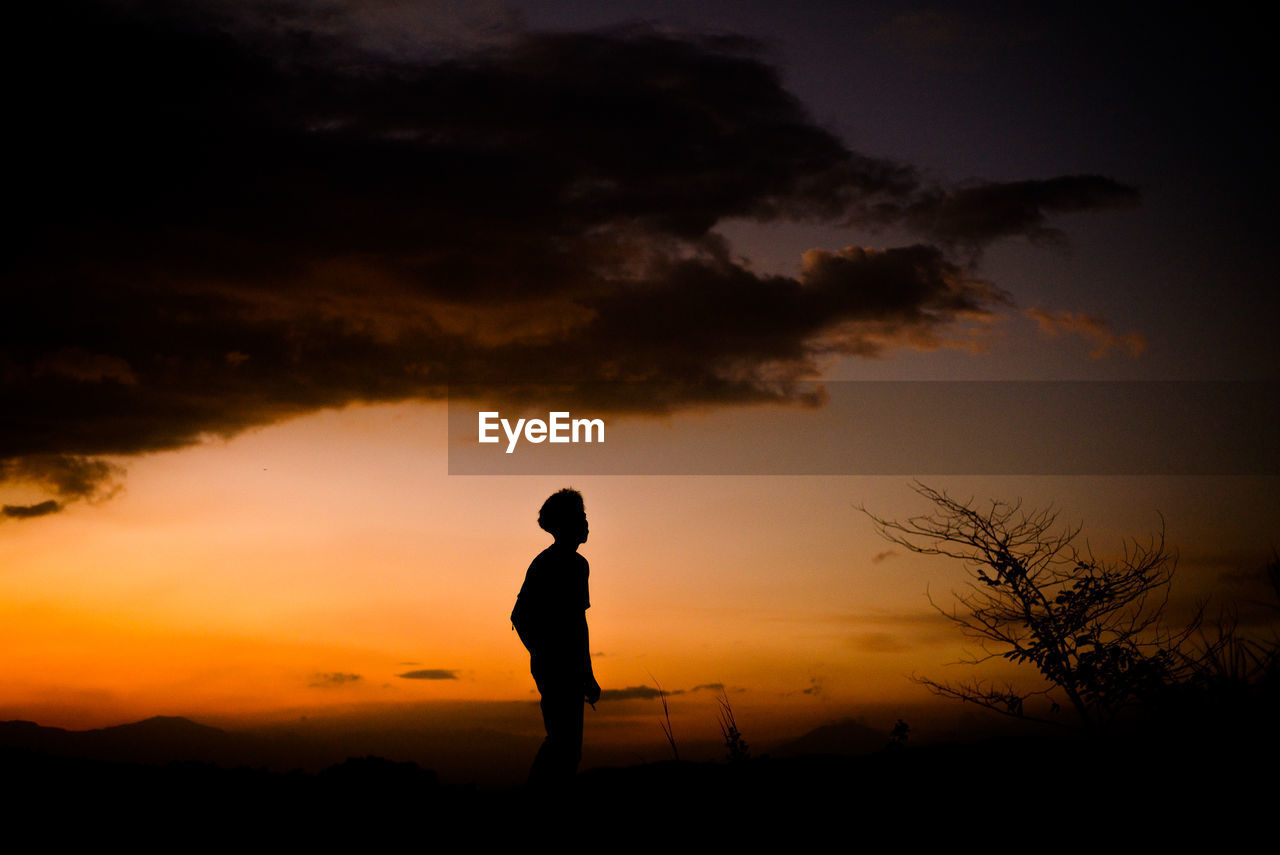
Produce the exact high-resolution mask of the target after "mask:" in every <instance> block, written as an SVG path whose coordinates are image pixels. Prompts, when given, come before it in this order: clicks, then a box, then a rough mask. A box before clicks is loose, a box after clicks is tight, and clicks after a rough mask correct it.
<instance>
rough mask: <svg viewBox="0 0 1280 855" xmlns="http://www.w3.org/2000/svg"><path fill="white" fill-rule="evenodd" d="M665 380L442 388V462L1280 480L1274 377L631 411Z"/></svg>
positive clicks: (959, 385)
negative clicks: (445, 455) (480, 392)
mask: <svg viewBox="0 0 1280 855" xmlns="http://www.w3.org/2000/svg"><path fill="white" fill-rule="evenodd" d="M663 391H664V390H662V389H661V388H660V387H658V386H653V385H640V384H626V385H624V384H610V385H609V386H608V387H607V388H605V387H601V388H582V387H574V388H572V389H568V388H562V389H559V390H556V389H545V390H540V389H537V388H535V387H532V386H520V387H514V386H513V387H508V388H506V389H499V390H490V391H489V392H487V393H486V394H485V396H484V397H483V398H479V397H469V398H466V399H462V398H455V397H451V398H450V401H449V473H450V474H451V475H498V474H512V475H513V474H525V475H537V474H542V475H561V474H563V475H573V474H583V475H587V474H607V475H925V474H937V475H984V474H985V475H1280V449H1278V448H1277V443H1276V435H1277V430H1276V427H1277V425H1278V424H1280V419H1278V418H1277V417H1278V416H1280V397H1278V396H1277V392H1280V383H1276V382H1245V381H1240V382H1198V381H1168V382H1114V383H1105V382H977V381H975V382H828V383H820V384H810V385H808V386H805V387H803V388H800V389H790V390H788V394H787V395H785V396H784V398H785V400H783V401H780V402H770V403H763V404H752V403H738V404H736V405H731V406H727V405H724V404H718V405H715V406H712V405H710V404H708V405H707V406H706V407H704V408H702V409H698V408H691V409H687V410H681V411H677V412H675V413H671V414H662V413H660V412H658V413H654V412H645V411H644V410H643V409H641V408H640V405H643V403H644V402H661V401H663V400H666V398H664V396H663ZM620 402H640V404H639V405H637V406H635V407H632V408H630V409H627V408H625V407H620V406H619V403H620ZM650 409H651V410H654V411H656V410H660V406H659V405H658V404H654V405H651V407H650ZM619 410H622V411H621V412H619ZM482 413H490V414H492V415H489V416H486V417H485V421H484V423H482V422H481V414H482ZM556 413H560V414H563V415H553V414H556ZM503 419H505V420H506V424H505V426H504V425H503V424H502V420H503ZM521 419H524V420H525V421H524V422H521V421H520V420H521ZM595 420H599V423H598V424H597V423H596V422H595ZM575 421H577V422H578V425H577V428H578V429H577V441H576V442H575V441H573V439H574V424H573V423H574V422H575ZM539 422H541V423H542V427H539V424H538V423H539ZM482 434H484V435H485V436H486V437H487V438H488V439H489V440H490V441H488V442H480V437H481V435H482ZM601 434H602V436H603V441H600V437H601ZM588 439H589V440H590V441H588ZM553 440H555V441H553Z"/></svg>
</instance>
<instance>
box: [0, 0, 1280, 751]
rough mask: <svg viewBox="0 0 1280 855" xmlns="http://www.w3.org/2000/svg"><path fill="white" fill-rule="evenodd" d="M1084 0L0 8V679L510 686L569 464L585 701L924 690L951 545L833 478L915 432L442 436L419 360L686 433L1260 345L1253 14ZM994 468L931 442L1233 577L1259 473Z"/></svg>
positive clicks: (157, 686)
mask: <svg viewBox="0 0 1280 855" xmlns="http://www.w3.org/2000/svg"><path fill="white" fill-rule="evenodd" d="M1122 5H1123V4H1120V5H1117V4H1109V5H1107V6H1105V7H1099V11H1097V13H1096V14H1095V13H1092V12H1090V11H1089V9H1088V8H1086V6H1081V5H1078V4H1077V5H1072V6H1070V7H1064V8H1063V9H1062V10H1060V11H1052V10H1051V11H1044V10H1036V9H1027V8H1023V7H1021V6H1016V5H1013V4H1008V5H1006V4H947V3H933V4H910V3H898V2H884V3H865V4H861V3H854V4H850V3H837V2H817V0H812V1H811V2H790V3H765V2H758V3H757V2H698V3H692V2H691V3H661V2H624V3H609V4H600V3H591V2H532V0H531V1H530V2H510V3H503V2H482V3H461V2H458V3H449V2H414V0H376V2H367V3H360V4H349V3H342V2H337V0H292V2H288V0H267V2H248V0H216V2H201V3H195V2H190V3H153V2H143V0H137V2H133V0H100V2H51V3H40V4H27V6H24V7H23V8H21V9H18V10H15V11H14V13H13V16H12V17H13V21H12V24H11V32H13V33H14V34H15V39H14V43H13V45H12V46H11V48H10V50H9V51H7V52H6V56H5V58H4V62H5V64H6V66H7V68H6V72H7V73H6V74H5V83H4V86H5V88H6V100H7V103H8V104H9V122H8V124H9V127H10V134H9V137H10V139H9V150H10V152H11V153H10V156H9V163H10V175H9V180H8V182H7V198H8V200H9V205H10V209H11V217H10V219H11V220H12V221H13V222H12V224H11V225H10V227H9V229H10V238H9V246H10V250H9V252H8V253H6V261H5V275H4V280H3V283H4V284H3V288H4V296H5V311H4V312H3V313H2V314H0V327H2V328H3V335H2V336H0V507H2V511H0V514H2V516H0V617H2V618H3V619H2V620H0V627H2V628H0V635H2V636H3V637H4V645H5V649H6V650H7V651H10V653H9V654H8V655H7V656H6V661H5V665H4V666H3V668H4V673H3V674H0V676H2V677H3V681H2V684H3V687H2V688H0V717H6V718H32V719H35V720H39V721H41V722H43V723H50V724H72V725H78V724H86V723H92V724H103V723H112V722H115V721H119V720H123V719H126V718H128V717H130V716H142V715H149V714H154V713H179V714H188V715H192V716H195V717H200V716H202V715H203V716H206V717H207V716H216V715H221V716H235V715H243V716H254V715H256V716H263V715H283V714H284V713H283V712H281V711H290V714H292V713H293V712H296V711H297V710H308V709H320V708H326V707H338V706H343V705H361V704H368V705H377V704H390V703H419V702H427V701H432V700H440V699H449V700H458V699H474V700H512V699H522V698H527V697H529V695H530V692H531V690H532V684H531V681H530V680H529V678H528V675H527V671H526V670H525V666H526V664H527V663H525V662H524V661H523V660H522V650H521V649H520V647H519V645H518V644H517V643H516V642H515V640H514V636H513V635H512V634H511V633H510V632H509V627H508V625H507V622H506V614H507V612H508V611H509V609H510V602H509V601H510V600H512V599H513V598H514V593H515V591H516V590H517V589H518V587H519V583H520V580H521V578H522V575H523V571H524V569H525V567H526V566H527V563H528V560H529V559H530V558H531V557H532V555H533V554H535V553H536V552H537V551H538V550H539V549H541V548H542V546H543V545H544V541H545V536H544V535H542V533H541V532H539V531H538V530H537V529H536V527H535V526H534V524H533V519H534V515H535V514H536V510H537V506H538V505H539V504H540V502H541V500H542V499H543V498H545V496H546V495H547V494H548V493H550V492H552V491H553V490H555V489H557V488H559V487H561V486H564V485H565V483H569V482H571V483H573V484H574V486H577V487H579V488H580V489H582V490H583V492H584V494H585V496H586V501H587V509H588V513H589V515H590V518H591V530H592V539H591V541H590V542H589V543H588V544H587V545H586V546H584V547H583V552H584V554H585V555H587V557H588V558H589V559H590V561H591V562H592V568H593V574H592V585H593V587H592V594H593V603H594V606H593V609H592V612H591V618H592V627H593V646H594V647H598V648H599V650H600V652H601V653H602V654H603V655H602V656H601V658H600V662H599V666H598V668H597V671H598V673H599V674H600V676H601V682H602V683H606V684H607V687H610V688H616V689H617V690H619V691H620V692H621V694H619V695H617V696H616V698H615V700H616V701H617V702H618V704H617V706H615V709H625V710H629V711H632V712H634V711H637V710H644V709H647V707H645V706H644V704H645V703H647V702H646V700H645V693H644V692H639V693H636V692H631V693H627V692H625V691H623V690H624V689H625V688H626V687H633V686H638V685H652V684H653V683H654V680H655V679H657V680H659V681H662V682H663V683H664V685H667V686H668V687H669V688H683V689H687V690H689V692H688V697H689V698H690V699H692V698H693V697H694V696H695V694H696V695H698V696H700V695H705V694H706V693H705V692H699V693H694V692H693V691H692V689H693V688H694V687H696V686H699V685H706V684H711V683H722V684H725V685H726V686H730V687H736V688H737V689H742V690H745V691H744V692H743V697H744V699H754V700H744V703H748V704H749V703H755V704H756V705H757V706H758V708H759V710H760V711H761V712H760V715H761V716H763V715H765V714H766V711H767V714H768V715H771V716H773V717H774V719H775V720H778V721H782V720H794V721H795V722H801V721H810V720H815V721H816V720H821V719H823V718H824V717H829V716H833V715H835V714H836V712H837V711H838V710H844V709H852V708H854V707H856V706H857V705H858V704H873V703H881V702H883V703H890V702H896V701H898V700H900V699H910V698H914V697H916V693H918V692H919V691H920V690H919V688H918V687H916V686H914V685H913V684H911V683H910V682H909V681H907V680H906V679H905V678H904V675H905V674H909V673H911V672H913V671H925V670H930V669H935V668H938V667H941V664H942V663H944V662H946V661H949V660H951V659H954V658H955V655H954V654H955V651H956V645H957V640H956V639H953V638H951V637H950V636H949V635H948V633H947V627H946V626H945V625H943V626H939V625H938V624H937V622H936V620H935V619H934V618H933V617H931V615H930V612H929V611H928V604H927V602H926V601H925V600H924V591H925V589H926V587H929V588H930V590H935V591H936V590H939V589H941V590H946V589H948V588H949V587H950V586H952V585H953V584H954V582H955V580H956V579H957V578H958V577H957V576H956V575H955V573H954V570H955V568H949V567H947V566H945V565H937V564H934V563H930V562H928V561H925V560H919V561H917V560H916V559H914V558H910V557H908V556H905V555H899V554H897V553H895V552H893V551H892V550H890V549H889V548H888V547H887V545H886V544H884V543H883V542H882V541H878V540H877V539H876V538H875V535H874V533H873V532H871V530H870V528H869V526H868V525H867V521H866V519H865V517H862V516H861V515H859V514H858V513H857V511H856V510H854V506H855V505H858V504H865V505H866V506H868V507H871V508H873V509H876V510H877V511H880V512H882V513H883V514H885V515H894V514H899V515H905V514H910V513H916V512H920V511H921V510H923V508H921V506H920V499H919V497H917V496H915V494H914V493H912V492H911V490H910V489H909V487H908V486H907V483H906V482H907V480H908V479H907V477H876V478H872V477H857V476H850V475H847V474H845V471H844V470H842V471H840V472H833V473H831V474H830V475H829V476H825V477H824V476H822V475H816V476H811V477H805V478H798V477H797V478H783V477H773V478H767V477H748V476H746V475H739V476H724V477H710V476H706V477H679V475H678V474H676V475H671V476H670V477H662V478H658V477H649V476H644V477H642V476H639V475H631V476H625V475H612V476H605V475H582V474H581V473H580V471H578V470H575V469H574V468H573V466H572V464H571V463H570V464H566V468H565V470H564V471H563V473H559V472H556V473H553V474H545V475H540V476H525V477H499V476H485V477H469V476H463V475H458V474H454V475H449V474H448V473H449V466H448V458H449V444H450V442H451V437H450V433H449V431H448V426H447V424H446V406H445V402H446V400H447V399H448V397H449V395H450V392H452V395H453V400H454V401H455V403H456V402H457V401H464V402H473V401H483V400H494V399H495V396H498V395H499V394H500V392H501V390H504V389H505V390H509V389H510V388H511V387H512V386H513V385H515V386H519V387H523V388H526V389H528V388H531V387H538V386H539V385H540V384H550V385H552V386H553V387H554V388H555V389H557V390H558V391H557V393H556V394H558V395H560V396H562V397H560V398H558V399H557V400H564V401H568V400H573V401H575V402H581V403H582V404H583V405H584V406H589V407H594V408H595V409H594V412H593V414H595V415H602V416H605V417H607V418H608V419H611V420H612V419H615V418H616V419H617V420H619V422H618V423H619V424H621V425H623V426H629V429H630V430H632V431H634V432H635V434H634V435H635V436H639V437H641V438H642V439H643V438H644V437H663V436H665V437H668V438H669V437H672V436H675V437H679V438H680V439H681V440H683V441H685V442H686V443H687V442H694V443H695V444H698V447H700V448H705V449H706V451H705V454H706V455H709V456H711V457H713V458H714V457H715V455H717V454H720V453H722V452H719V451H717V448H719V439H720V438H724V439H727V438H730V437H736V438H738V439H739V440H740V441H741V440H742V439H743V438H746V440H748V441H750V442H754V443H755V444H756V445H757V446H758V447H764V448H768V444H769V443H770V442H777V441H778V440H777V436H778V435H779V434H778V431H779V430H780V428H779V427H778V425H779V423H780V422H779V419H781V420H782V421H785V420H786V418H787V417H788V416H787V414H788V413H801V412H804V411H806V410H812V409H813V405H814V404H815V402H820V401H821V400H822V397H821V396H819V397H816V398H815V397H813V396H812V395H811V392H812V390H813V388H814V386H813V384H812V381H818V382H819V383H821V382H823V381H827V382H837V381H866V380H897V381H925V380H954V381H958V380H1023V381H1043V380H1082V381H1116V380H1128V381H1168V380H1179V381H1181V380H1215V381H1221V380H1241V379H1247V380H1263V381H1274V380H1275V379H1276V374H1275V365H1276V359H1275V357H1276V348H1275V344H1274V340H1275V337H1274V334H1273V332H1272V330H1271V327H1272V325H1273V319H1274V318H1275V317H1276V309H1277V297H1276V292H1275V289H1274V276H1273V274H1272V273H1271V269H1270V268H1271V259H1270V257H1269V255H1270V254H1269V253H1268V252H1267V249H1268V247H1269V243H1268V242H1266V241H1268V240H1269V237H1270V231H1271V226H1272V221H1273V219H1274V217H1273V215H1272V213H1271V205H1272V199H1271V197H1272V195H1273V193H1272V192H1271V191H1272V189H1273V184H1274V179H1273V177H1272V175H1273V170H1272V169H1271V168H1270V163H1269V162H1268V161H1267V160H1264V157H1267V158H1269V157H1270V155H1271V152H1273V151H1274V148H1275V146H1274V138H1273V132H1272V131H1271V130H1270V129H1269V128H1266V127H1264V125H1265V123H1264V122H1263V121H1262V119H1261V116H1262V114H1263V112H1264V105H1265V104H1266V103H1268V100H1267V97H1268V92H1267V90H1266V88H1265V86H1264V79H1265V78H1264V77H1263V75H1262V74H1261V73H1260V60H1259V57H1260V56H1262V55H1264V53H1263V52H1262V50H1261V45H1260V44H1259V41H1260V39H1261V35H1260V34H1259V31H1258V28H1256V27H1253V26H1250V25H1249V23H1248V22H1247V21H1239V20H1205V19H1204V18H1203V17H1201V16H1195V17H1192V16H1189V15H1188V16H1187V17H1185V18H1182V17H1179V16H1178V13H1175V12H1172V11H1167V10H1166V11H1164V12H1162V14H1161V16H1160V17H1159V18H1158V19H1155V18H1152V17H1150V16H1149V15H1148V14H1145V13H1141V12H1137V11H1134V12H1130V11H1126V9H1124V8H1121V6H1122ZM602 390H607V391H602ZM796 418H800V416H796ZM989 418H990V420H991V423H992V430H993V431H995V430H998V429H999V427H998V426H999V425H1000V424H1001V422H1002V421H1008V420H1009V418H1010V414H1009V413H1004V412H999V413H997V412H993V413H991V414H990V416H989ZM452 441H453V442H455V443H457V442H458V441H460V440H459V437H457V436H456V435H455V436H453V437H452ZM658 445H659V443H658V441H657V440H656V439H655V440H654V447H657V446H658ZM858 451H859V453H865V454H868V455H873V454H874V453H875V449H874V448H867V449H858ZM654 453H655V454H656V453H657V452H654ZM700 453H701V452H700ZM1065 469H1070V467H1065ZM639 470H640V471H643V467H639ZM1246 470H1247V467H1246ZM665 471H667V472H672V471H676V472H677V473H678V471H679V470H678V469H675V470H672V469H671V468H668V469H666V470H665ZM1054 471H1063V469H1061V468H1060V469H1056V470H1054ZM929 474H930V473H929V472H928V471H915V470H913V469H910V468H904V470H903V472H902V475H903V476H912V475H915V476H920V477H921V478H922V479H925V480H928V478H927V476H928V475H929ZM984 474H985V470H981V469H980V468H979V470H978V471H973V472H972V473H971V474H970V476H968V477H952V476H949V478H948V480H946V481H945V482H943V483H938V484H936V486H940V487H946V488H948V489H950V490H953V491H955V492H957V493H959V494H964V495H968V494H975V495H978V496H981V497H984V498H986V497H997V496H998V497H1004V498H1014V497H1017V496H1021V497H1023V498H1024V499H1025V500H1026V501H1028V502H1031V503H1036V504H1047V503H1049V502H1054V503H1057V504H1059V505H1060V506H1062V508H1063V511H1064V514H1065V515H1066V516H1067V517H1069V518H1071V519H1073V520H1077V521H1083V522H1084V523H1085V524H1086V526H1087V529H1088V530H1089V531H1090V532H1091V534H1092V533H1096V540H1095V541H1094V543H1095V544H1098V543H1101V544H1105V545H1106V547H1107V548H1113V547H1114V548H1118V547H1119V545H1120V540H1121V538H1123V537H1124V536H1133V535H1142V534H1145V533H1147V532H1149V531H1151V530H1152V529H1153V528H1155V527H1157V526H1158V525H1159V520H1160V517H1159V516H1158V515H1157V511H1159V512H1161V513H1163V514H1164V517H1165V521H1166V525H1167V527H1168V531H1169V536H1170V538H1171V541H1172V542H1174V543H1175V544H1176V545H1178V547H1179V549H1180V550H1181V552H1182V555H1183V562H1182V566H1183V571H1182V577H1183V578H1185V579H1186V580H1188V581H1187V594H1188V596H1190V594H1191V593H1195V592H1199V593H1209V592H1219V591H1220V589H1222V590H1223V591H1225V593H1222V594H1221V595H1222V596H1236V595H1244V594H1245V593H1249V592H1252V591H1253V589H1252V588H1251V587H1250V586H1251V585H1253V584H1254V582H1255V581H1256V580H1254V578H1253V575H1252V574H1254V573H1255V571H1256V570H1257V568H1258V567H1259V566H1261V563H1262V560H1263V558H1264V557H1265V555H1266V554H1267V550H1268V548H1269V544H1270V543H1272V542H1273V540H1272V539H1273V538H1274V537H1275V532H1274V525H1275V519H1276V510H1277V508H1280V503H1278V502H1277V496H1278V495H1280V490H1277V484H1276V481H1275V479H1274V478H1273V477H1246V476H1248V475H1249V473H1248V472H1247V471H1245V472H1244V473H1240V472H1236V473H1235V474H1234V476H1233V477H1230V478H1188V477H1184V476H1182V475H1179V474H1178V473H1177V472H1169V473H1166V474H1164V475H1155V476H1147V477H1141V478H1139V477H1127V478H1122V477H1117V476H1115V475H1113V474H1108V473H1103V474H1102V475H1099V476H1096V477H1089V476H1088V475H1087V474H1085V475H1076V476H1074V477H1071V478H1044V477H1039V478H1037V477H1032V476H1034V475H1035V473H1034V472H1029V473H1027V475H1026V476H1025V477H1014V476H1008V475H1005V476H1002V477H999V478H997V477H994V476H989V477H984ZM1262 474H1266V473H1262ZM573 475H577V477H571V476H573ZM1104 476H1105V477H1104ZM1232 586H1234V587H1232ZM1228 588H1229V589H1230V590H1229V591H1227V590H1226V589H1228ZM629 704H635V705H636V706H635V707H634V710H633V709H632V707H631V706H628V705H629ZM636 714H639V713H636ZM619 715H621V713H619ZM788 717H790V718H788ZM534 725H536V721H534ZM707 725H708V727H712V728H713V727H714V719H709V720H708V722H707Z"/></svg>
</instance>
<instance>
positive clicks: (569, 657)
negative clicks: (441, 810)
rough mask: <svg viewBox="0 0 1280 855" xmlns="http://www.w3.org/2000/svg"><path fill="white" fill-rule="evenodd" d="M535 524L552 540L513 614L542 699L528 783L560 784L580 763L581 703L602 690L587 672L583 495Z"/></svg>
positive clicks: (548, 505)
mask: <svg viewBox="0 0 1280 855" xmlns="http://www.w3.org/2000/svg"><path fill="white" fill-rule="evenodd" d="M538 525H539V526H541V527H542V528H543V529H544V530H546V531H547V532H549V533H550V534H551V536H552V537H554V538H555V543H553V544H551V545H550V546H548V547H547V548H546V549H544V550H542V552H540V553H538V556H537V557H536V558H534V559H533V563H532V564H530V565H529V571H528V572H527V573H526V574H525V577H524V585H522V586H521V588H520V595H519V596H518V597H517V598H516V606H515V609H514V610H513V611H512V612H511V623H512V624H513V625H514V626H515V628H516V630H517V632H519V633H520V640H521V641H523V642H524V644H525V647H527V648H528V649H529V669H530V670H531V671H532V672H533V679H534V682H535V683H537V685H538V691H539V692H540V693H541V694H542V721H543V724H545V725H546V728H547V738H546V739H545V740H544V741H543V743H542V747H541V748H539V749H538V756H537V757H536V758H535V759H534V761H533V769H532V770H531V771H530V772H529V783H530V784H537V785H546V784H552V785H554V784H559V783H563V782H566V781H568V780H570V779H572V778H573V776H574V774H575V773H576V772H577V771H578V762H579V761H580V760H581V759H582V703H583V701H584V700H585V701H586V702H587V703H589V704H591V705H592V707H594V706H595V702H596V701H598V700H600V685H599V684H598V683H597V682H596V678H595V674H593V673H592V671H591V652H590V648H589V646H588V634H587V616H586V609H588V608H590V607H591V597H590V595H589V593H588V591H587V575H588V572H589V568H588V565H587V559H585V558H583V557H582V556H581V555H579V554H578V546H579V545H580V544H583V543H586V542H587V513H586V509H585V507H584V506H583V503H582V494H581V493H579V492H578V491H577V490H569V489H564V490H560V491H559V492H557V493H554V494H552V496H551V497H550V498H548V499H547V500H546V501H545V502H543V504H542V510H541V511H539V513H538Z"/></svg>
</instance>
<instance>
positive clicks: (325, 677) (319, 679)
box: [308, 671, 361, 689]
mask: <svg viewBox="0 0 1280 855" xmlns="http://www.w3.org/2000/svg"><path fill="white" fill-rule="evenodd" d="M360 679H361V677H360V675H359V674H344V673H342V672H341V671H333V672H330V673H327V674H314V675H312V677H311V682H310V683H308V686H310V687H311V688H313V689H332V688H336V687H338V686H345V685H347V684H348V683H355V682H358V681H359V680H360Z"/></svg>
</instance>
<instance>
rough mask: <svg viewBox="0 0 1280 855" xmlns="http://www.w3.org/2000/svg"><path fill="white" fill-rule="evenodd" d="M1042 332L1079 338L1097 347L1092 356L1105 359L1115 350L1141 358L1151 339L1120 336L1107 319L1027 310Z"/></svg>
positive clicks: (1137, 335)
mask: <svg viewBox="0 0 1280 855" xmlns="http://www.w3.org/2000/svg"><path fill="white" fill-rule="evenodd" d="M1026 313H1027V315H1028V316H1029V317H1031V318H1034V319H1035V321H1036V324H1037V325H1038V326H1039V328H1040V332H1041V333H1042V334H1044V335H1047V336H1058V335H1063V334H1065V335H1075V336H1079V337H1081V338H1083V339H1085V340H1086V341H1088V342H1090V343H1092V344H1093V350H1092V351H1091V352H1090V354H1089V355H1090V356H1091V357H1092V358H1093V359H1101V358H1103V357H1104V356H1106V355H1107V354H1108V353H1110V352H1111V351H1112V350H1124V351H1128V353H1129V355H1130V356H1135V357H1136V356H1141V355H1142V353H1143V351H1145V350H1146V349H1147V339H1146V337H1145V336H1144V335H1143V334H1142V333H1139V332H1131V333H1125V334H1124V335H1120V334H1119V333H1116V332H1115V331H1113V330H1112V329H1111V324H1110V323H1108V322H1107V320H1106V318H1100V317H1098V316H1097V315H1088V314H1084V313H1080V312H1050V311H1046V310H1044V309H1027V310H1026Z"/></svg>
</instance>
